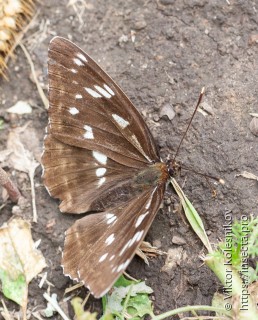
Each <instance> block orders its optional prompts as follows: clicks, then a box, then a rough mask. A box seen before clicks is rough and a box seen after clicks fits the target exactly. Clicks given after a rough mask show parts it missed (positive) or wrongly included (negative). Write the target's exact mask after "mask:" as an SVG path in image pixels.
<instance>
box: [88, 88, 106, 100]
mask: <svg viewBox="0 0 258 320" xmlns="http://www.w3.org/2000/svg"><path fill="white" fill-rule="evenodd" d="M84 89H85V90H86V91H87V92H88V93H89V94H90V95H91V96H92V97H93V98H101V97H102V96H101V95H100V94H99V93H98V92H96V91H94V90H92V89H91V88H84Z"/></svg>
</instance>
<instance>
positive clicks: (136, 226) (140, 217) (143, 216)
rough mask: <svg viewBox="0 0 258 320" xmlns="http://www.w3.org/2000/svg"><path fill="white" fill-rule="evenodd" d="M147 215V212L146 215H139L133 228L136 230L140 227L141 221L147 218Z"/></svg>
mask: <svg viewBox="0 0 258 320" xmlns="http://www.w3.org/2000/svg"><path fill="white" fill-rule="evenodd" d="M148 213H149V211H147V212H146V213H144V214H141V215H140V216H139V217H138V219H137V221H136V224H135V228H138V227H139V226H140V224H141V223H142V221H143V219H144V218H145V217H146V216H147V214H148Z"/></svg>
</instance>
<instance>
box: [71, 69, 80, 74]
mask: <svg viewBox="0 0 258 320" xmlns="http://www.w3.org/2000/svg"><path fill="white" fill-rule="evenodd" d="M70 71H71V72H72V73H77V72H78V70H76V69H70Z"/></svg>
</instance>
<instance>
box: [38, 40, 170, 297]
mask: <svg viewBox="0 0 258 320" xmlns="http://www.w3.org/2000/svg"><path fill="white" fill-rule="evenodd" d="M48 68H49V103H50V106H49V123H48V127H47V134H46V137H45V140H44V152H43V156H42V165H43V169H44V172H43V179H44V183H45V185H46V187H47V189H48V191H49V193H50V195H52V196H53V197H55V198H58V199H60V200H61V204H60V209H61V211H63V212H71V213H83V212H87V211H97V212H98V213H94V214H90V215H88V216H85V217H84V218H82V219H80V220H78V221H77V222H75V224H74V225H73V226H72V227H71V228H70V229H69V230H68V231H67V234H66V240H65V247H64V254H63V267H64V272H65V273H66V274H69V275H70V277H71V278H74V279H77V280H82V281H84V283H85V285H86V286H87V287H88V288H89V289H90V290H91V292H92V293H93V294H94V295H95V296H97V297H100V296H102V295H103V294H104V293H105V292H106V291H107V290H109V288H110V287H111V285H112V284H113V283H114V281H115V280H116V279H117V278H118V276H119V275H120V274H121V273H122V272H123V271H124V270H125V269H126V267H127V266H128V264H129V263H130V261H131V259H132V257H133V255H134V254H135V250H136V249H137V247H138V246H139V244H140V243H141V241H142V239H143V238H144V236H145V235H146V233H147V231H148V229H149V227H150V225H151V222H152V221H153V219H154V216H155V214H156V212H157V210H158V208H159V206H160V203H161V200H162V197H163V194H164V189H165V183H166V181H167V178H168V170H167V167H166V165H165V164H163V163H161V162H160V159H159V153H158V151H157V148H156V145H155V142H154V139H153V137H152V135H151V133H150V131H149V129H148V127H147V125H146V124H145V122H144V120H143V119H142V117H141V115H140V114H139V112H138V111H137V110H136V109H135V107H134V106H133V104H132V103H131V102H130V100H129V99H128V98H127V97H126V95H125V94H124V93H123V92H122V91H121V89H120V88H119V87H118V86H117V85H116V84H115V83H114V81H113V80H112V79H111V78H110V77H109V76H108V75H107V74H106V73H105V72H104V71H103V70H102V69H101V68H100V67H99V66H98V65H97V64H96V63H95V62H94V61H93V60H92V59H91V58H90V57H89V56H88V55H87V54H86V53H85V52H83V51H82V50H81V49H80V48H79V47H77V46H76V45H74V44H73V43H71V42H70V41H68V40H66V39H63V38H60V37H56V38H54V39H53V40H52V41H51V43H50V47H49V64H48Z"/></svg>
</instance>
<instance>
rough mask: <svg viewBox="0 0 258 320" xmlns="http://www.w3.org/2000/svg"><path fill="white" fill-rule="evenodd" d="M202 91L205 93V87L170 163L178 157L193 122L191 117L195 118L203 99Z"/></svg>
mask: <svg viewBox="0 0 258 320" xmlns="http://www.w3.org/2000/svg"><path fill="white" fill-rule="evenodd" d="M204 91H205V87H203V88H202V90H201V93H200V96H199V99H198V102H197V104H196V107H195V109H194V112H193V114H192V117H191V119H190V121H189V123H188V126H187V128H186V130H185V133H184V134H183V137H182V138H181V141H180V143H179V146H178V147H177V150H176V153H175V155H174V158H173V160H172V163H175V160H176V157H177V155H178V153H179V150H180V148H181V144H182V142H183V140H184V138H185V136H186V134H187V131H188V130H189V127H190V125H191V123H192V121H193V117H194V116H195V114H196V111H197V109H198V107H199V105H200V104H201V102H202V97H203V95H204Z"/></svg>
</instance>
